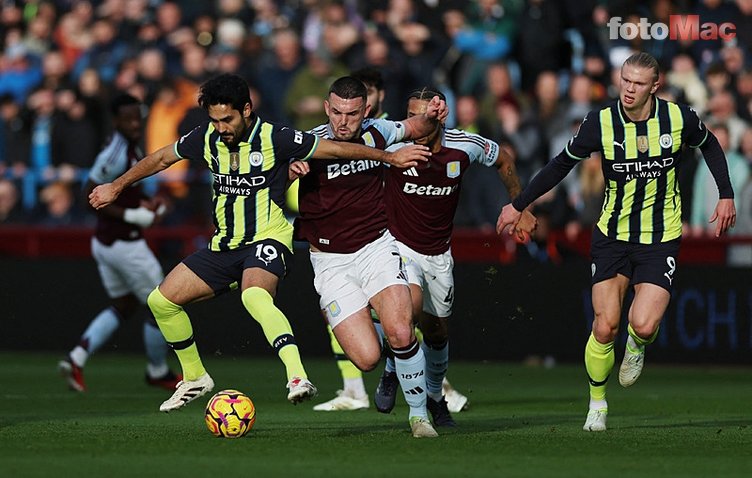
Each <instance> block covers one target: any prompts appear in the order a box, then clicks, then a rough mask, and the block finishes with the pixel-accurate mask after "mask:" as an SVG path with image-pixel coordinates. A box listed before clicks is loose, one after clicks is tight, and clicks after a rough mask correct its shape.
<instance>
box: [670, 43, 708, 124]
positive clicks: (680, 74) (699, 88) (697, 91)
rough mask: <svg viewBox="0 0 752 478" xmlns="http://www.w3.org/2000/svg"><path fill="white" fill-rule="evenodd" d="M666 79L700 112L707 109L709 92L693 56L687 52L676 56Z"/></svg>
mask: <svg viewBox="0 0 752 478" xmlns="http://www.w3.org/2000/svg"><path fill="white" fill-rule="evenodd" d="M666 81H667V82H668V84H669V85H671V86H673V87H674V88H678V89H679V90H680V91H681V92H682V96H683V97H684V101H686V102H687V103H689V105H691V106H692V107H693V108H694V109H695V110H696V111H697V113H698V114H700V115H701V114H702V113H703V112H704V111H705V109H706V107H707V102H708V92H707V90H706V89H705V85H704V84H703V81H702V79H701V78H700V74H699V72H698V71H697V68H696V67H695V63H694V60H692V57H690V56H689V55H686V54H680V55H677V56H675V57H674V59H673V61H672V62H671V70H670V71H669V72H668V74H667V75H666Z"/></svg>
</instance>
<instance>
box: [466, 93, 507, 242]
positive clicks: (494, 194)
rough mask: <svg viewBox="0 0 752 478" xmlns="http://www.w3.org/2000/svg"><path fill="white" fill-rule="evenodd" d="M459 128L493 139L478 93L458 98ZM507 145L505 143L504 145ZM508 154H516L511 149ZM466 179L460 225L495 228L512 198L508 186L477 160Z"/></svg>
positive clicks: (493, 171) (496, 173)
mask: <svg viewBox="0 0 752 478" xmlns="http://www.w3.org/2000/svg"><path fill="white" fill-rule="evenodd" d="M456 109H457V129H460V130H463V131H467V132H468V133H475V134H480V135H482V136H485V137H488V138H491V137H492V135H491V133H490V131H491V129H490V128H489V127H488V126H487V125H486V124H485V122H484V121H483V119H482V118H481V117H480V108H479V106H478V100H476V99H475V97H474V96H469V95H467V96H460V97H459V98H457V106H456ZM502 147H505V146H502ZM507 153H512V152H511V150H509V149H507ZM463 181H464V182H465V184H466V186H465V187H464V188H462V189H461V190H460V200H459V205H458V206H457V212H456V214H455V223H456V224H457V225H459V226H466V227H478V228H481V229H483V230H485V231H489V232H491V231H494V230H495V227H496V219H497V218H498V217H499V212H500V211H501V206H503V205H504V204H506V203H507V202H509V200H510V198H509V195H508V193H507V190H506V188H505V187H504V185H503V184H502V183H501V181H499V173H498V171H497V170H495V169H494V168H489V167H487V166H483V165H480V164H477V163H474V162H473V163H471V164H470V167H469V168H468V170H467V172H466V173H465V176H464V179H463Z"/></svg>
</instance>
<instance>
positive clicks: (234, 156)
mask: <svg viewBox="0 0 752 478" xmlns="http://www.w3.org/2000/svg"><path fill="white" fill-rule="evenodd" d="M239 167H240V153H239V152H237V151H235V152H231V153H230V169H232V170H233V171H237V170H238V168H239Z"/></svg>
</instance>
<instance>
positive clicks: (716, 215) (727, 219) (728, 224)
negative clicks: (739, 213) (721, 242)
mask: <svg viewBox="0 0 752 478" xmlns="http://www.w3.org/2000/svg"><path fill="white" fill-rule="evenodd" d="M709 222H710V223H713V222H715V237H721V234H723V233H725V232H727V231H728V230H729V229H730V228H732V227H734V226H735V225H736V206H734V200H733V199H719V200H718V204H716V206H715V211H713V216H712V217H711V218H710V221H709Z"/></svg>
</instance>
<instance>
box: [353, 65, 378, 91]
mask: <svg viewBox="0 0 752 478" xmlns="http://www.w3.org/2000/svg"><path fill="white" fill-rule="evenodd" d="M350 76H352V77H353V78H357V79H358V80H360V81H362V82H363V83H364V84H365V85H366V87H368V88H370V87H374V88H376V89H377V90H383V89H384V77H383V76H382V75H381V72H380V71H379V70H377V69H376V68H373V67H372V66H366V67H365V68H361V69H360V70H356V71H353V72H352V73H351V74H350Z"/></svg>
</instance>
